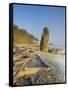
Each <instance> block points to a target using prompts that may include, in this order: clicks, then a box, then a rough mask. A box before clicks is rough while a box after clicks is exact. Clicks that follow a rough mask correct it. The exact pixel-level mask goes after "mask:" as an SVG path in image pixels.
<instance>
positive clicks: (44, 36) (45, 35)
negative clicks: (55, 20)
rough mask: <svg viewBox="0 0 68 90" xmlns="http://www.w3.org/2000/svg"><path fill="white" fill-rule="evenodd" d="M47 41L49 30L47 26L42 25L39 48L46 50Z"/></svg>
mask: <svg viewBox="0 0 68 90" xmlns="http://www.w3.org/2000/svg"><path fill="white" fill-rule="evenodd" d="M48 41H49V31H48V28H47V27H44V29H43V34H42V37H41V41H40V50H41V51H45V52H48Z"/></svg>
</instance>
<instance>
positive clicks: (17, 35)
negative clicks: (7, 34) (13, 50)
mask: <svg viewBox="0 0 68 90" xmlns="http://www.w3.org/2000/svg"><path fill="white" fill-rule="evenodd" d="M13 34H14V44H34V43H37V42H38V39H37V38H36V37H35V36H33V35H32V34H30V33H28V32H27V31H26V30H24V29H20V28H19V27H18V26H16V25H14V26H13Z"/></svg>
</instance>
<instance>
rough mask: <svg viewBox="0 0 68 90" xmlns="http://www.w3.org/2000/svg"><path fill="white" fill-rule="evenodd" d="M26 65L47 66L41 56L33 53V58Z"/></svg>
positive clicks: (28, 66) (29, 66)
mask: <svg viewBox="0 0 68 90" xmlns="http://www.w3.org/2000/svg"><path fill="white" fill-rule="evenodd" d="M25 67H27V68H31V67H46V64H45V63H44V62H43V61H42V60H41V59H40V57H39V56H37V55H33V56H32V60H31V61H29V62H28V63H27V64H26V65H25Z"/></svg>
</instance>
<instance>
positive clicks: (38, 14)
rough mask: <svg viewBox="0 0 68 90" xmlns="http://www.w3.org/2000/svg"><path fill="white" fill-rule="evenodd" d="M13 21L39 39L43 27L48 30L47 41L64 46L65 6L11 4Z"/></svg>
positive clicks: (55, 45)
mask: <svg viewBox="0 0 68 90" xmlns="http://www.w3.org/2000/svg"><path fill="white" fill-rule="evenodd" d="M13 23H14V24H15V25H17V26H18V27H19V28H23V29H25V30H27V31H28V32H29V33H31V34H33V35H34V36H35V37H37V38H38V39H39V41H40V39H41V36H42V33H43V28H44V27H48V30H49V32H50V37H49V43H52V44H53V46H54V47H60V48H64V47H65V8H64V7H51V6H34V5H19V4H14V5H13Z"/></svg>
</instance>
